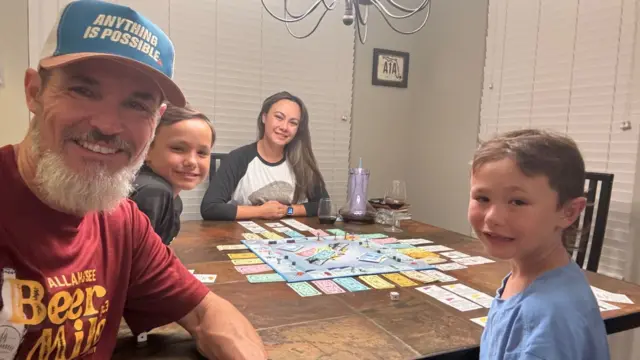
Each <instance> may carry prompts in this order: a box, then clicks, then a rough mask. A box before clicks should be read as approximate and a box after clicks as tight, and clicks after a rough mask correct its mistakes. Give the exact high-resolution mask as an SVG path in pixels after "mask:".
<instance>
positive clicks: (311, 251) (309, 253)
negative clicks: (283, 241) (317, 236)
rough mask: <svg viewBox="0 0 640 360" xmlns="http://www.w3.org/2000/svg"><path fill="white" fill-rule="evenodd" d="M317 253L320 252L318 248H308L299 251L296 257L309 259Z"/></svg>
mask: <svg viewBox="0 0 640 360" xmlns="http://www.w3.org/2000/svg"><path fill="white" fill-rule="evenodd" d="M316 251H318V250H317V248H313V247H312V248H308V249H306V250H302V251H299V252H297V253H296V255H298V256H303V257H309V256H312V255H314V254H315V253H316Z"/></svg>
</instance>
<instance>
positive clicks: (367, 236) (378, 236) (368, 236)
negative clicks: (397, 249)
mask: <svg viewBox="0 0 640 360" xmlns="http://www.w3.org/2000/svg"><path fill="white" fill-rule="evenodd" d="M360 237H361V238H363V239H384V238H388V237H389V236H388V235H385V234H360Z"/></svg>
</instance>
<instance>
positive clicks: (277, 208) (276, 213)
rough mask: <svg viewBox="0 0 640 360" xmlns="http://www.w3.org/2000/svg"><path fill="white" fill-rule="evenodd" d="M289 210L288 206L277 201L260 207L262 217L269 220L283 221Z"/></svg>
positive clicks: (268, 202)
mask: <svg viewBox="0 0 640 360" xmlns="http://www.w3.org/2000/svg"><path fill="white" fill-rule="evenodd" d="M287 208H288V206H286V205H282V204H281V203H279V202H277V201H274V200H271V201H267V202H266V203H264V204H262V205H260V215H261V216H260V217H262V218H263V219H269V220H274V219H282V218H283V217H284V216H285V215H286V214H287Z"/></svg>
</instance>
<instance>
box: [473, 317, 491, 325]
mask: <svg viewBox="0 0 640 360" xmlns="http://www.w3.org/2000/svg"><path fill="white" fill-rule="evenodd" d="M487 318H488V317H487V316H482V317H479V318H475V319H471V321H473V322H474V323H476V324H478V325H480V326H482V327H485V325H486V324H487Z"/></svg>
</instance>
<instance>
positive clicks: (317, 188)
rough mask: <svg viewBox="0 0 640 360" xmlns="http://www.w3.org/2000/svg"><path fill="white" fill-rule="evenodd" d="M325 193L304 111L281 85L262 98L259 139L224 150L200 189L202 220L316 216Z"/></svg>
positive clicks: (299, 100)
mask: <svg viewBox="0 0 640 360" xmlns="http://www.w3.org/2000/svg"><path fill="white" fill-rule="evenodd" d="M324 197H328V194H327V190H326V186H325V183H324V180H323V178H322V174H321V173H320V170H319V169H318V164H317V162H316V159H315V157H314V155H313V151H312V149H311V135H310V134H309V113H308V112H307V108H306V106H305V105H304V103H303V102H302V100H301V99H300V98H298V97H296V96H294V95H291V94H290V93H288V92H286V91H283V92H279V93H276V94H274V95H272V96H270V97H268V98H267V99H265V100H264V102H263V104H262V109H261V110H260V114H259V115H258V141H256V142H253V143H251V144H248V145H245V146H242V147H240V148H238V149H235V150H233V151H231V152H230V153H229V156H228V157H227V158H226V159H225V160H224V161H222V163H221V164H220V169H219V170H218V171H217V172H216V173H215V175H214V177H213V180H212V181H211V183H210V184H209V188H208V189H207V192H206V193H205V195H204V198H203V200H202V204H201V207H200V212H201V214H202V217H203V218H204V219H205V220H241V219H254V218H262V219H280V218H282V217H285V216H316V214H317V211H318V201H319V200H320V199H321V198H324Z"/></svg>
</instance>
